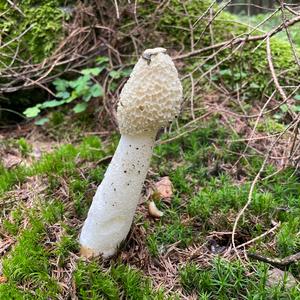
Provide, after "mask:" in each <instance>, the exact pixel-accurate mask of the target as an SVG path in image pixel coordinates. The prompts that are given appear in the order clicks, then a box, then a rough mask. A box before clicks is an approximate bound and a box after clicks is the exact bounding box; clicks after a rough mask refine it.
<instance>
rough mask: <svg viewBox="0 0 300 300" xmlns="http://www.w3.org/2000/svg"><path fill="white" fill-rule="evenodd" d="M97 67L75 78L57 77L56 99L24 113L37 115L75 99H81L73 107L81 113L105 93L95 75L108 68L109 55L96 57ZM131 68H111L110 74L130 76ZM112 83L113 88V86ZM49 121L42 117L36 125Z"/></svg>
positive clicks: (111, 75) (119, 76) (115, 78)
mask: <svg viewBox="0 0 300 300" xmlns="http://www.w3.org/2000/svg"><path fill="white" fill-rule="evenodd" d="M96 63H97V67H94V68H87V69H83V70H82V71H81V72H80V73H81V75H80V76H79V77H78V78H76V79H74V80H66V79H62V78H57V79H55V80H54V81H53V85H54V87H55V89H56V94H55V96H56V99H53V100H49V101H45V102H43V103H39V104H37V105H35V106H33V107H29V108H27V109H26V110H25V111H24V112H23V113H24V115H25V116H26V117H28V118H34V117H37V116H38V115H39V114H40V113H41V111H42V110H43V109H47V108H53V107H57V106H61V105H64V104H68V103H71V102H73V101H74V100H78V99H80V100H81V101H79V102H78V103H76V105H75V106H74V107H73V111H74V112H75V113H81V112H83V111H85V110H86V109H87V107H88V102H89V101H90V100H91V99H92V98H96V97H102V96H103V95H104V90H103V87H102V86H101V85H100V84H99V83H98V82H95V81H94V79H93V77H95V76H98V75H100V73H101V72H102V71H103V70H105V69H108V57H105V56H100V57H98V58H97V59H96ZM130 73H131V69H124V70H111V71H110V72H109V73H108V74H109V76H110V77H111V78H113V80H119V79H120V78H124V77H128V76H129V75H130ZM113 86H114V85H112V87H111V88H113ZM48 121H49V119H48V118H41V119H39V120H37V121H36V122H35V124H36V125H44V124H45V123H47V122H48Z"/></svg>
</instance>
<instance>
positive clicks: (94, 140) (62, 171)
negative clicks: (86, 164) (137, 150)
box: [0, 137, 106, 194]
mask: <svg viewBox="0 0 300 300" xmlns="http://www.w3.org/2000/svg"><path fill="white" fill-rule="evenodd" d="M105 155H106V152H105V151H104V150H103V149H102V148H101V141H100V139H99V138H98V137H88V138H85V139H84V140H83V141H82V143H81V144H80V145H79V146H78V147H75V146H73V145H71V144H65V145H63V146H61V147H60V148H58V149H57V150H55V151H54V152H52V153H48V154H45V155H43V157H42V158H41V159H40V160H39V161H36V162H34V163H33V164H32V166H30V167H23V166H18V167H16V168H12V169H9V170H7V169H6V168H5V167H4V166H3V165H2V164H1V163H0V194H1V193H4V192H5V191H7V190H9V189H10V188H11V187H12V186H13V185H14V184H17V183H21V182H23V181H24V180H25V179H26V178H27V177H30V176H35V175H41V174H43V175H48V176H49V177H51V176H52V175H55V176H56V177H57V176H72V175H73V176H75V175H76V174H77V164H78V163H79V161H78V160H77V159H78V158H81V159H84V160H87V161H94V160H98V159H100V158H102V157H104V156H105ZM98 177H99V178H100V174H98ZM52 180H54V179H53V177H52ZM53 184H54V181H53Z"/></svg>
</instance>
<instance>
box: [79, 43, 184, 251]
mask: <svg viewBox="0 0 300 300" xmlns="http://www.w3.org/2000/svg"><path fill="white" fill-rule="evenodd" d="M181 100H182V86H181V83H180V81H179V78H178V73H177V70H176V68H175V66H174V63H173V62H172V60H171V58H170V56H169V55H167V54H166V49H164V48H155V49H147V50H146V51H144V53H143V55H142V57H141V58H140V59H139V61H138V62H137V64H136V65H135V67H134V69H133V71H132V74H131V76H130V78H129V80H128V81H127V83H126V84H125V86H124V87H123V90H122V92H121V95H120V101H119V104H118V110H117V119H118V124H119V129H120V132H121V139H120V142H119V145H118V147H117V150H116V152H115V154H114V156H113V158H112V161H111V163H110V165H109V167H108V169H107V171H106V173H105V175H104V179H103V181H102V182H101V184H100V186H99V187H98V189H97V192H96V194H95V196H94V198H93V202H92V205H91V207H90V210H89V213H88V216H87V219H86V220H85V222H84V225H83V228H82V231H81V235H80V244H81V254H82V255H83V256H87V257H91V256H97V255H100V254H102V255H103V256H104V257H109V256H111V255H113V254H115V252H116V251H117V248H118V246H119V245H120V243H121V242H122V241H123V240H124V239H125V238H126V236H127V234H128V232H129V230H130V227H131V224H132V220H133V217H134V213H135V210H136V207H137V204H138V201H139V198H140V195H141V190H142V187H143V183H144V181H145V178H146V175H147V171H148V168H149V165H150V160H151V156H152V152H153V147H154V142H155V137H156V134H157V131H158V130H159V129H160V128H161V127H163V126H166V125H167V124H168V123H169V122H170V121H172V119H173V118H174V117H175V116H177V115H178V113H179V110H180V105H181Z"/></svg>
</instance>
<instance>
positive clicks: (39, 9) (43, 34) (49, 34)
mask: <svg viewBox="0 0 300 300" xmlns="http://www.w3.org/2000/svg"><path fill="white" fill-rule="evenodd" d="M60 2H61V1H57V0H50V1H44V2H41V1H32V0H25V1H21V2H20V3H18V6H19V8H20V9H21V11H22V12H23V14H24V15H20V13H19V12H18V11H17V10H16V9H14V8H13V7H12V6H11V4H9V3H8V2H7V1H4V0H1V1H0V10H1V11H5V12H6V13H5V14H3V16H2V17H1V18H0V20H1V22H0V24H1V25H0V30H1V32H3V36H4V38H3V43H6V42H9V41H11V40H12V39H14V38H16V37H18V36H20V35H21V34H22V33H23V32H24V31H25V30H27V32H26V33H25V34H23V35H22V37H21V39H20V41H19V39H18V40H16V41H15V42H13V43H10V47H6V48H5V49H4V53H6V54H9V55H10V54H12V56H13V54H14V53H15V51H16V48H17V46H20V49H19V54H20V55H21V57H22V58H23V59H24V60H27V59H32V61H33V62H39V61H41V60H42V59H44V58H45V57H47V56H48V55H49V54H51V52H52V51H53V49H54V48H55V46H56V45H57V43H58V42H59V40H60V38H61V37H62V34H63V30H62V22H63V17H64V13H63V11H62V10H61V9H60V8H59V6H60V4H61V3H60ZM30 27H31V29H30V30H28V29H29V28H30ZM2 59H4V61H5V60H7V58H5V57H4V58H2Z"/></svg>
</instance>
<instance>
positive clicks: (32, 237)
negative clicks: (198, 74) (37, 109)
mask: <svg viewBox="0 0 300 300" xmlns="http://www.w3.org/2000/svg"><path fill="white" fill-rule="evenodd" d="M200 113H203V112H200ZM63 122H65V123H68V122H70V123H73V125H72V126H70V128H69V131H68V132H65V131H63V130H61V133H59V134H57V135H56V136H55V139H54V138H52V137H51V136H52V135H51V132H53V131H55V128H56V127H55V126H57V125H54V124H53V122H52V123H50V124H49V125H48V126H47V127H46V128H44V129H42V130H39V131H40V133H39V135H38V137H36V138H33V137H32V136H31V135H30V134H28V133H29V132H31V130H32V128H31V129H30V130H29V131H28V129H27V131H26V132H27V134H24V133H21V135H20V133H16V134H14V133H9V134H4V136H3V137H5V139H2V143H1V154H2V163H1V169H0V170H1V171H0V194H1V202H0V206H1V216H0V218H1V222H0V224H1V225H0V259H1V277H0V279H1V280H0V299H1V300H2V299H3V300H6V299H8V300H9V299H299V288H300V286H299V284H298V285H294V286H293V287H289V286H288V287H287V286H286V285H288V284H286V285H285V284H279V283H278V284H276V285H275V286H270V285H269V284H268V280H267V278H268V271H269V270H270V269H272V268H273V266H272V265H270V264H267V263H264V262H259V261H256V260H251V259H248V260H247V259H246V257H245V255H246V254H247V253H256V254H260V255H264V256H266V257H271V258H274V257H277V258H284V257H287V256H289V255H291V254H295V253H297V252H299V251H300V235H299V228H300V218H299V211H300V204H299V190H300V181H299V175H298V173H297V172H294V170H293V169H286V170H285V171H282V172H279V173H278V174H277V175H274V176H273V177H271V178H270V179H269V180H263V181H259V183H258V184H257V186H256V188H255V190H254V194H253V200H252V202H251V205H250V206H249V208H248V209H247V210H246V212H245V214H244V215H243V217H242V218H241V220H240V222H239V224H238V227H237V232H236V237H235V240H236V245H237V247H238V246H239V245H241V244H244V243H247V242H248V241H251V240H252V239H253V238H255V237H257V236H260V235H261V234H263V233H264V232H267V231H268V230H270V229H271V228H273V227H274V226H277V228H276V230H274V231H272V232H270V233H269V234H267V235H266V236H264V237H262V238H260V239H258V240H256V241H254V242H251V243H249V244H246V246H244V247H240V248H238V251H239V253H240V256H241V259H242V260H241V261H240V260H239V259H238V258H237V256H236V255H235V253H234V251H233V250H232V248H231V232H232V227H233V223H234V221H235V218H236V216H237V213H238V211H239V210H240V209H241V208H242V207H243V205H244V204H245V203H246V201H247V197H248V193H249V187H250V183H251V181H252V180H253V178H254V176H255V174H256V173H257V171H258V170H259V168H260V166H261V163H262V160H263V158H262V157H261V156H259V155H257V154H256V152H254V151H253V150H251V149H250V150H247V152H246V154H247V155H246V156H245V158H243V159H240V160H239V161H238V158H239V154H238V153H240V152H242V151H243V149H244V148H245V142H243V141H240V140H238V136H237V135H235V134H231V133H229V132H230V131H229V130H228V128H226V127H224V125H223V124H221V123H220V119H219V117H218V115H217V114H216V115H214V116H207V117H206V118H205V119H202V120H200V121H199V123H198V124H197V129H195V130H193V131H191V132H189V133H188V134H185V135H182V136H179V137H178V136H175V138H174V135H173V134H167V133H163V134H161V135H160V139H159V142H158V145H157V146H156V149H155V153H154V156H153V159H152V163H151V169H150V171H149V174H148V176H147V181H146V183H145V188H144V190H143V196H142V198H141V203H140V205H139V207H138V210H137V214H136V216H135V220H134V224H133V226H132V229H131V232H130V234H129V236H128V237H127V239H126V241H125V242H124V244H123V245H122V246H121V247H120V251H119V253H118V255H116V256H115V257H114V258H112V259H111V260H105V261H103V260H102V259H92V260H86V259H83V258H80V256H79V247H78V234H79V232H80V228H81V226H82V223H83V221H84V219H85V217H86V214H87V210H88V207H89V205H90V203H91V199H92V196H93V194H94V192H95V189H96V186H97V185H98V184H99V183H100V182H101V179H102V178H103V174H104V171H105V169H106V167H107V165H108V163H109V160H110V158H111V155H112V154H113V152H114V149H115V147H116V145H117V142H118V138H119V136H118V134H117V133H113V134H105V135H102V136H101V133H100V135H99V134H94V133H93V132H91V130H92V128H88V126H85V125H84V124H88V123H90V122H91V120H85V119H83V120H80V121H78V120H77V121H76V122H77V123H76V122H71V121H70V120H68V119H63ZM80 122H81V123H80ZM82 122H83V123H82ZM84 122H85V123H84ZM179 122H184V117H182V120H180V121H179ZM80 126H81V128H85V130H84V131H80V130H79V128H80ZM64 127H65V124H64V123H63V124H60V128H64ZM21 132H22V131H21ZM85 132H88V133H85ZM22 135H23V137H21V136H22ZM39 139H40V140H41V139H42V140H44V142H45V140H47V141H48V143H50V144H51V147H48V149H49V148H52V150H50V151H49V150H48V152H47V151H44V152H43V151H42V152H43V153H42V155H36V154H35V153H36V145H39V144H38V141H37V140H39ZM169 139H171V140H170V141H169V142H168V140H169ZM66 140H70V143H66V142H65V141H66ZM235 140H237V141H236V142H235ZM9 155H10V156H9ZM7 157H10V160H13V159H15V160H16V158H18V160H16V163H15V164H13V163H11V161H10V165H8V161H7ZM237 161H238V163H236V162H237ZM275 170H276V167H275V166H274V165H272V164H271V163H269V164H268V165H267V167H266V169H265V171H264V174H263V176H264V177H266V176H268V175H270V174H273V173H274V171H275ZM164 176H168V177H169V178H170V180H171V182H172V185H173V196H172V197H171V199H160V198H159V197H158V196H157V194H153V195H154V196H153V195H152V196H151V197H150V200H151V199H152V200H154V201H156V204H157V206H158V208H159V209H160V210H161V211H163V212H164V216H163V217H162V218H160V219H154V218H152V217H151V216H150V215H149V213H148V209H147V201H149V197H146V196H147V195H149V190H150V189H151V186H153V185H154V184H155V182H157V181H159V180H160V178H162V177H164ZM286 271H289V272H290V273H292V274H293V275H294V276H295V277H296V278H297V276H299V271H300V265H299V263H297V262H295V263H292V264H291V265H289V266H288V267H287V268H286Z"/></svg>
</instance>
